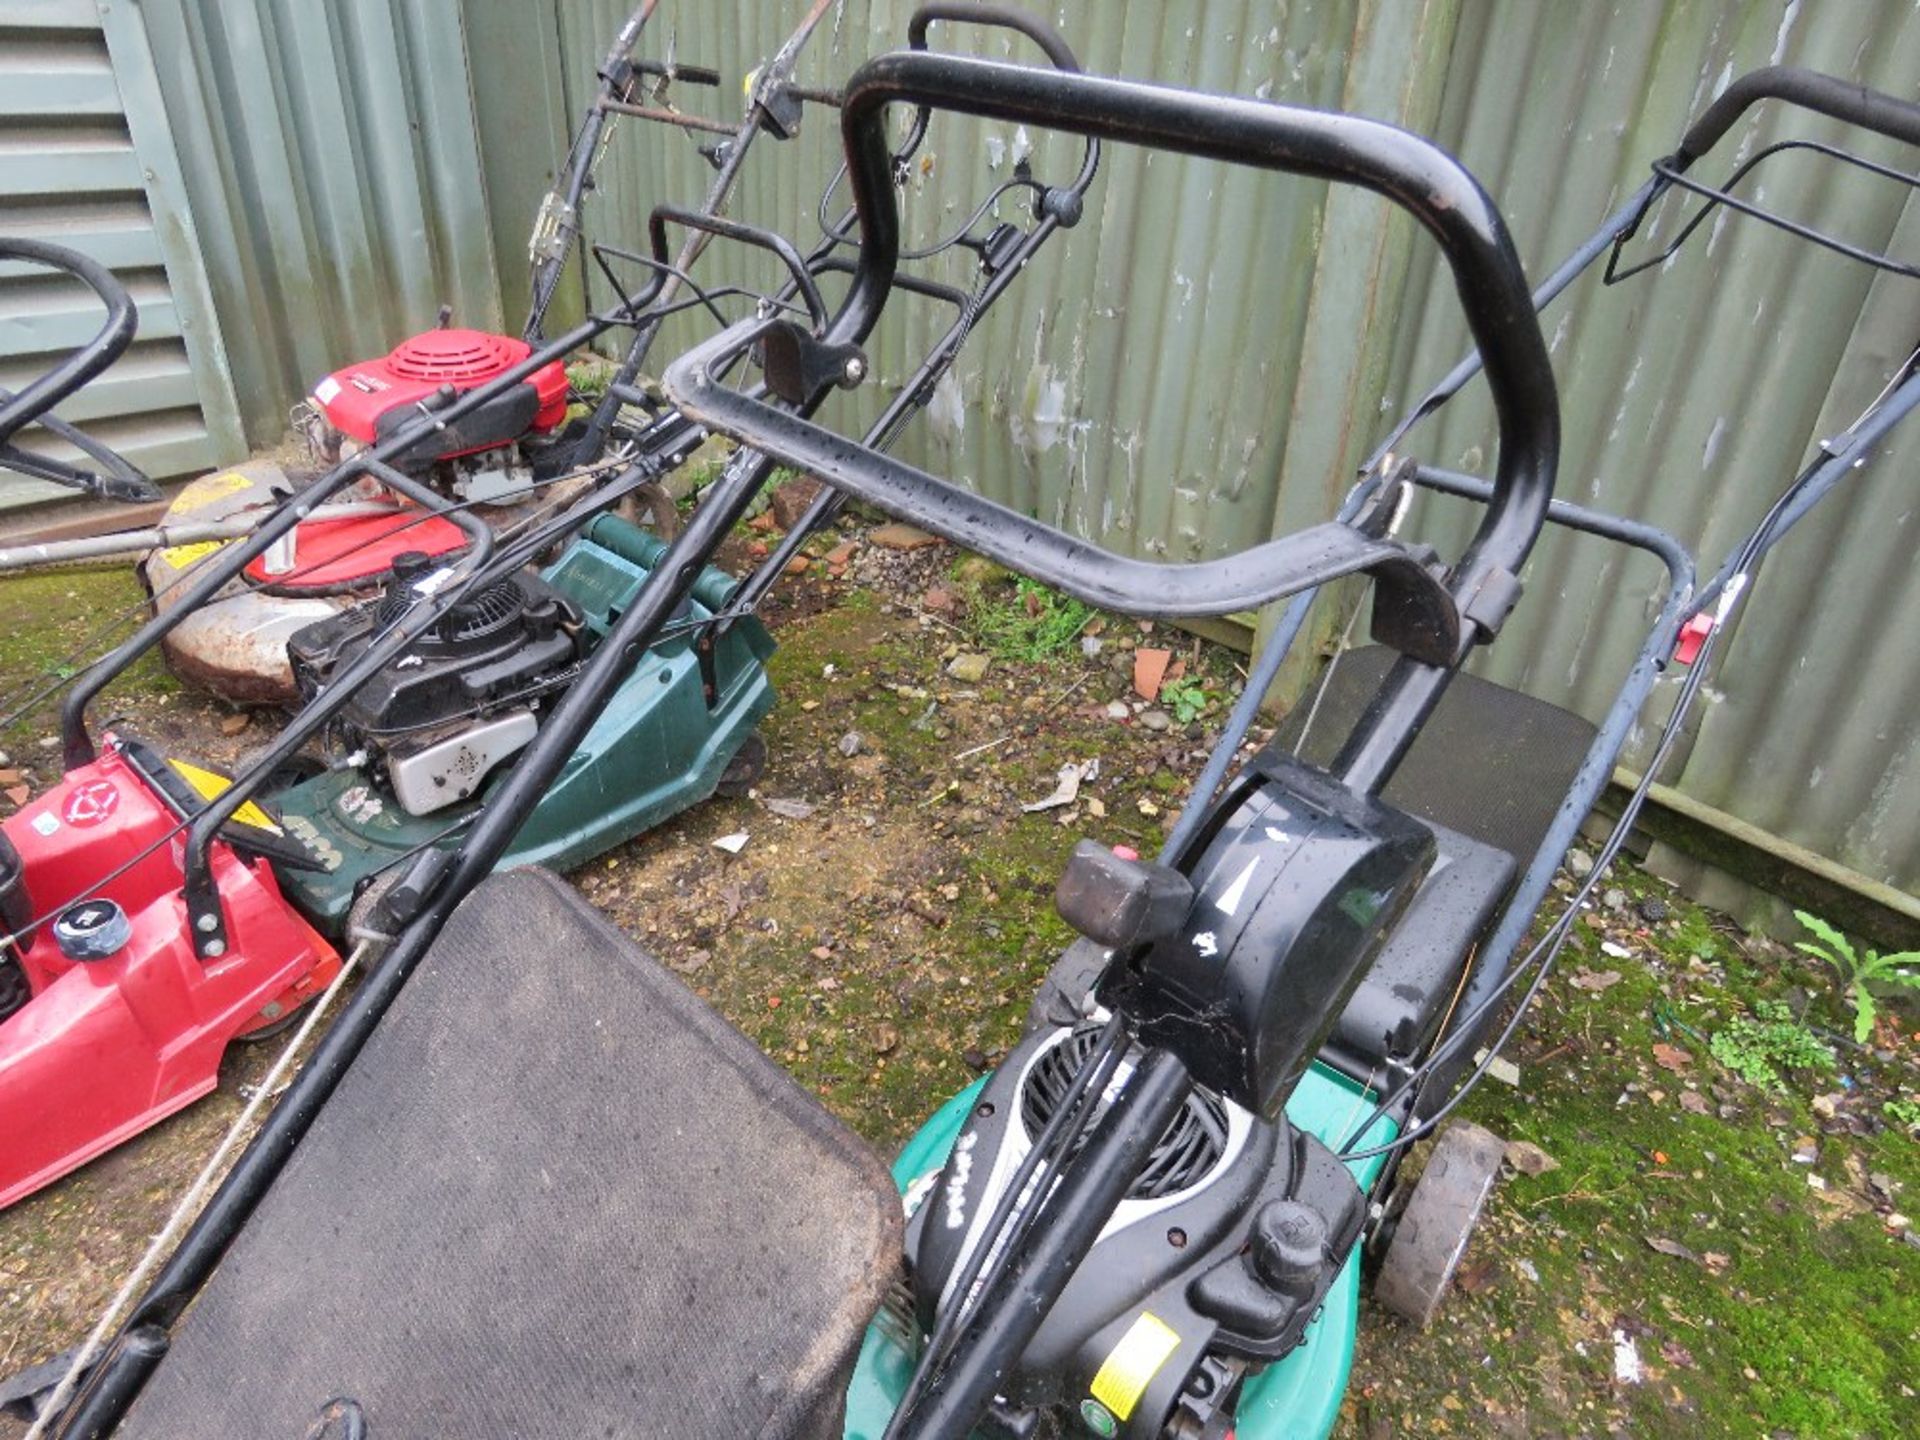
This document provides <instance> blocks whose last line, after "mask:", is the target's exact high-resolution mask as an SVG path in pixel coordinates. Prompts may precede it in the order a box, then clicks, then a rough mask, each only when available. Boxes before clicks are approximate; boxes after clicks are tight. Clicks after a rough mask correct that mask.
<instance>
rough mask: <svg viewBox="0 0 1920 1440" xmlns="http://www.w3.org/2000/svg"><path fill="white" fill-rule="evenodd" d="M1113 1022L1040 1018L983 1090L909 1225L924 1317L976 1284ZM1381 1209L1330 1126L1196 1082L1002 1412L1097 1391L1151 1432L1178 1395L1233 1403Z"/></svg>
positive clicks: (1029, 1410) (1198, 1402)
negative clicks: (1102, 1032) (1049, 1123)
mask: <svg viewBox="0 0 1920 1440" xmlns="http://www.w3.org/2000/svg"><path fill="white" fill-rule="evenodd" d="M1098 1029H1099V1027H1098V1026H1097V1025H1092V1024H1082V1025H1080V1026H1077V1027H1072V1028H1067V1027H1051V1028H1047V1029H1043V1030H1040V1031H1038V1032H1036V1033H1035V1034H1033V1035H1030V1036H1029V1037H1028V1038H1027V1039H1026V1040H1024V1041H1022V1042H1021V1044H1020V1045H1019V1046H1018V1047H1017V1048H1016V1049H1015V1050H1014V1051H1013V1053H1012V1054H1010V1055H1009V1056H1008V1057H1007V1060H1006V1062H1005V1063H1004V1064H1003V1065H1002V1066H1001V1067H1000V1069H999V1070H998V1071H996V1072H995V1074H994V1076H993V1078H992V1079H991V1080H989V1081H988V1083H987V1087H986V1089H985V1090H984V1091H982V1092H981V1094H980V1097H979V1100H978V1102H977V1103H976V1104H975V1105H974V1107H973V1112H972V1114H971V1116H970V1117H969V1118H968V1120H967V1122H966V1125H965V1127H964V1128H963V1129H962V1131H961V1132H960V1135H959V1136H958V1138H957V1139H956V1141H955V1143H954V1146H953V1149H952V1151H951V1152H950V1154H949V1157H948V1160H947V1163H946V1165H945V1167H944V1168H943V1169H942V1170H941V1171H940V1172H939V1175H938V1178H937V1179H935V1180H934V1182H933V1184H932V1186H931V1188H930V1189H929V1190H927V1191H925V1192H924V1193H923V1196H922V1198H921V1201H920V1203H919V1205H918V1207H917V1208H916V1209H915V1210H914V1212H913V1216H912V1219H911V1221H910V1223H909V1226H908V1231H907V1253H908V1255H909V1257H910V1258H911V1262H912V1293H913V1304H914V1311H915V1313H914V1315H913V1317H912V1323H913V1326H914V1327H915V1328H916V1329H917V1330H918V1331H919V1332H920V1333H925V1332H926V1330H927V1329H928V1328H930V1327H931V1325H932V1324H933V1322H934V1320H935V1318H936V1317H937V1315H938V1314H939V1313H940V1312H941V1311H943V1310H944V1309H946V1308H947V1307H948V1306H950V1305H952V1304H953V1303H954V1302H955V1300H956V1299H957V1298H958V1297H957V1294H956V1291H955V1283H954V1282H955V1277H956V1274H957V1272H958V1270H959V1268H960V1266H961V1264H962V1263H963V1262H964V1261H965V1259H966V1258H967V1257H968V1255H970V1254H971V1253H972V1251H973V1249H974V1248H975V1247H977V1246H978V1245H980V1244H981V1243H984V1240H985V1237H984V1234H983V1232H984V1229H985V1225H986V1222H987V1219H988V1217H989V1216H990V1215H991V1212H992V1211H993V1209H994V1207H995V1205H996V1204H997V1203H998V1201H999V1199H1000V1197H1001V1196H1002V1195H1003V1194H1004V1193H1005V1190H1006V1187H1007V1186H1008V1184H1010V1183H1011V1180H1012V1176H1013V1173H1014V1171H1015V1170H1016V1169H1017V1168H1018V1166H1019V1164H1020V1162H1021V1160H1022V1159H1023V1158H1024V1157H1025V1156H1026V1154H1027V1153H1028V1151H1029V1149H1030V1148H1031V1146H1032V1143H1033V1140H1034V1139H1035V1137H1036V1136H1037V1135H1038V1134H1039V1131H1040V1129H1041V1127H1042V1126H1043V1125H1044V1124H1045V1123H1046V1120H1047V1118H1048V1117H1049V1116H1050V1115H1051V1113H1052V1107H1053V1106H1054V1105H1055V1104H1056V1103H1057V1101H1058V1099H1059V1097H1060V1095H1061V1093H1062V1092H1063V1091H1064V1089H1065V1087H1066V1085H1067V1083H1068V1082H1069V1081H1070V1079H1071V1077H1072V1075H1073V1073H1074V1070H1075V1069H1076V1068H1077V1066H1078V1064H1079V1063H1080V1061H1081V1060H1083V1059H1084V1058H1085V1056H1086V1055H1087V1054H1088V1053H1090V1052H1091V1050H1092V1049H1093V1047H1094V1037H1095V1036H1096V1034H1097V1033H1098ZM1137 1055H1138V1052H1136V1054H1135V1057H1133V1058H1137ZM1131 1063H1132V1061H1131V1059H1130V1060H1129V1061H1126V1062H1123V1064H1122V1073H1126V1072H1127V1071H1128V1070H1130V1068H1131ZM1116 1078H1117V1077H1116ZM1109 1093H1111V1087H1110V1092H1109ZM909 1203H910V1204H911V1203H912V1201H911V1200H910V1201H909ZM1365 1213H1366V1206H1365V1200H1364V1197H1363V1196H1362V1194H1361V1191H1360V1189H1359V1186H1358V1185H1357V1184H1356V1183H1355V1180H1354V1178H1353V1176H1352V1174H1351V1173H1350V1172H1349V1171H1348V1170H1347V1168H1346V1166H1344V1165H1343V1164H1342V1163H1341V1162H1340V1161H1339V1160H1338V1159H1336V1158H1335V1157H1334V1155H1333V1154H1332V1152H1331V1151H1330V1150H1329V1149H1328V1148H1327V1147H1326V1146H1325V1145H1324V1144H1322V1143H1321V1142H1320V1141H1319V1140H1317V1139H1315V1138H1314V1137H1312V1136H1310V1135H1308V1134H1306V1133H1305V1132H1303V1131H1301V1130H1298V1129H1296V1128H1294V1127H1293V1126H1292V1125H1290V1124H1289V1123H1287V1122H1286V1121H1285V1120H1284V1119H1282V1120H1278V1121H1267V1120H1263V1119H1261V1118H1260V1117H1259V1116H1257V1115H1255V1114H1253V1113H1252V1112H1250V1111H1249V1110H1247V1109H1245V1108H1244V1107H1242V1106H1239V1105H1236V1104H1234V1103H1233V1102H1232V1101H1229V1100H1225V1099H1223V1098H1221V1097H1220V1096H1218V1095H1217V1094H1214V1093H1211V1092H1208V1091H1206V1090H1203V1089H1199V1088H1196V1089H1195V1090H1194V1091H1193V1092H1192V1093H1191V1095H1190V1096H1189V1097H1188V1100H1187V1103H1186V1105H1185V1107H1184V1108H1183V1110H1182V1112H1181V1114H1180V1115H1179V1116H1178V1118H1176V1120H1175V1121H1174V1123H1173V1124H1172V1126H1170V1127H1169V1129H1168V1131H1167V1133H1166V1134H1165V1135H1164V1136H1163V1137H1162V1139H1161V1142H1160V1144H1159V1145H1158V1146H1157V1147H1156V1148H1155V1150H1154V1152H1153V1154H1152V1156H1151V1158H1150V1159H1149V1160H1148V1162H1147V1165H1146V1167H1145V1168H1144V1169H1143V1171H1142V1173H1141V1175H1140V1177H1139V1178H1138V1179H1137V1180H1136V1181H1135V1183H1134V1185H1133V1187H1132V1189H1131V1190H1130V1192H1129V1193H1128V1196H1127V1198H1126V1199H1124V1200H1123V1201H1122V1202H1121V1204H1120V1206H1119V1208H1118V1210H1117V1211H1116V1212H1115V1214H1114V1216H1113V1218H1112V1219H1111V1220H1110V1221H1109V1222H1108V1223H1107V1225H1106V1227H1105V1228H1104V1229H1103V1230H1102V1231H1101V1234H1100V1238H1099V1239H1098V1240H1097V1241H1096V1242H1095V1244H1094V1247H1093V1250H1092V1251H1091V1253H1090V1254H1089V1255H1088V1257H1087V1259H1086V1260H1085V1261H1084V1262H1083V1263H1082V1264H1081V1265H1080V1266H1079V1267H1078V1268H1077V1269H1076V1271H1075V1272H1074V1275H1073V1277H1072V1279H1071V1280H1070V1281H1069V1282H1068V1285H1067V1288H1066V1290H1065V1292H1064V1293H1063V1294H1062V1295H1061V1297H1060V1299H1059V1301H1058V1302H1057V1303H1056V1304H1055V1305H1054V1307H1053V1309H1052V1310H1051V1311H1050V1312H1049V1313H1048V1315H1047V1318H1046V1320H1045V1321H1044V1323H1043V1324H1042V1325H1041V1327H1040V1330H1039V1333H1038V1334H1037V1335H1036V1336H1035V1337H1034V1340H1033V1342H1032V1344H1031V1345H1029V1346H1028V1348H1027V1350H1026V1353H1025V1354H1024V1355H1023V1356H1022V1357H1021V1359H1020V1361H1019V1363H1018V1365H1017V1366H1016V1367H1015V1369H1014V1372H1013V1373H1012V1374H1010V1375H1009V1376H1008V1377H1007V1379H1006V1384H1005V1388H1004V1389H1003V1390H1002V1391H1001V1394H1002V1397H1003V1399H1004V1402H1005V1404H1004V1405H1003V1406H1002V1407H1000V1408H999V1410H998V1420H997V1422H996V1423H998V1424H999V1426H1000V1427H1001V1428H1002V1429H1004V1430H1006V1431H1007V1432H1009V1433H1015V1434H1019V1433H1025V1431H1024V1428H1023V1427H1025V1426H1026V1425H1027V1424H1028V1423H1029V1422H1030V1421H1031V1420H1032V1418H1033V1416H1034V1412H1036V1411H1039V1410H1042V1409H1046V1408H1048V1407H1055V1406H1061V1405H1068V1406H1072V1405H1079V1404H1083V1403H1084V1402H1085V1400H1086V1399H1087V1398H1089V1397H1091V1398H1093V1399H1094V1400H1095V1401H1096V1403H1099V1402H1104V1403H1105V1406H1106V1408H1107V1410H1108V1412H1109V1415H1110V1417H1111V1419H1112V1420H1113V1421H1114V1422H1115V1423H1116V1424H1117V1426H1118V1431H1117V1433H1119V1434H1120V1435H1123V1436H1127V1437H1134V1440H1147V1437H1158V1436H1160V1435H1161V1434H1162V1433H1163V1430H1164V1428H1165V1426H1166V1424H1167V1422H1168V1420H1169V1419H1170V1417H1171V1416H1172V1415H1173V1414H1174V1412H1175V1410H1176V1409H1177V1408H1181V1407H1184V1408H1186V1409H1189V1410H1191V1411H1194V1412H1195V1413H1196V1415H1204V1414H1209V1413H1211V1412H1212V1411H1214V1410H1217V1409H1219V1408H1220V1407H1222V1406H1224V1405H1226V1404H1227V1403H1229V1401H1230V1399H1231V1396H1232V1393H1233V1390H1234V1388H1235V1387H1236V1386H1237V1384H1238V1383H1239V1381H1240V1379H1241V1378H1242V1377H1243V1376H1244V1375H1245V1374H1246V1373H1247V1370H1248V1368H1249V1367H1250V1366H1254V1365H1258V1364H1261V1363H1265V1362H1268V1361H1271V1360H1274V1359H1277V1358H1279V1357H1280V1356H1282V1355H1285V1354H1286V1353H1287V1352H1288V1351H1290V1350H1292V1349H1293V1348H1294V1347H1295V1346H1296V1345H1298V1344H1299V1343H1300V1340H1301V1337H1302V1335H1303V1334H1304V1333H1305V1330H1306V1327H1307V1325H1308V1323H1309V1322H1310V1321H1311V1320H1312V1318H1313V1316H1314V1315H1315V1313H1316V1312H1317V1311H1318V1310H1319V1307H1320V1304H1321V1302H1322V1300H1324V1298H1325V1296H1326V1293H1327V1290H1328V1288H1329V1287H1330V1286H1331V1285H1332V1283H1333V1281H1334V1279H1335V1278H1336V1277H1337V1276H1338V1274H1339V1273H1340V1269H1341V1267H1342V1266H1343V1265H1344V1264H1345V1263H1346V1259H1347V1256H1348V1254H1349V1253H1350V1252H1351V1250H1352V1248H1353V1245H1354V1244H1355V1242H1356V1241H1357V1240H1358V1238H1359V1235H1360V1229H1361V1226H1362V1223H1363V1221H1364V1219H1365ZM900 1318H902V1319H905V1318H906V1317H904V1316H903V1317H900ZM1143 1346H1144V1347H1145V1348H1146V1350H1147V1351H1149V1352H1150V1353H1152V1354H1153V1355H1154V1356H1155V1358H1154V1359H1153V1360H1152V1362H1151V1363H1146V1364H1136V1365H1134V1366H1132V1369H1131V1372H1130V1375H1129V1378H1128V1379H1126V1380H1125V1381H1124V1382H1121V1381H1116V1380H1115V1379H1114V1378H1113V1377H1114V1375H1115V1373H1116V1372H1115V1371H1114V1370H1108V1369H1107V1367H1108V1362H1109V1360H1110V1359H1111V1358H1112V1357H1114V1356H1115V1355H1116V1354H1118V1355H1123V1356H1125V1355H1128V1354H1129V1352H1133V1353H1134V1354H1135V1355H1136V1357H1137V1355H1138V1354H1139V1352H1140V1351H1141V1350H1142V1348H1143ZM1118 1368H1119V1369H1126V1368H1127V1367H1126V1366H1121V1367H1118ZM1103 1371H1105V1372H1106V1374H1107V1377H1108V1378H1107V1379H1105V1380H1102V1378H1101V1377H1102V1374H1103Z"/></svg>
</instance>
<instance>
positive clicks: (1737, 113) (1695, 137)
mask: <svg viewBox="0 0 1920 1440" xmlns="http://www.w3.org/2000/svg"><path fill="white" fill-rule="evenodd" d="M1762 100H1784V101H1786V102H1787V103H1788V104H1789V105H1798V106H1799V107H1800V108H1801V109H1803V110H1811V111H1813V112H1815V113H1816V114H1819V115H1825V116H1828V117H1830V118H1831V119H1834V120H1844V121H1846V122H1847V123H1848V124H1850V125H1859V126H1861V127H1863V128H1865V129H1868V130H1872V131H1874V132H1875V133H1877V134H1880V135H1885V136H1887V137H1888V138H1889V139H1893V140H1900V141H1904V142H1905V143H1906V144H1908V145H1920V105H1916V104H1914V103H1913V102H1911V101H1909V100H1898V99H1895V98H1894V97H1893V96H1891V95H1886V94H1882V93H1881V92H1880V91H1878V90H1869V89H1868V88H1867V87H1866V86H1864V85H1856V84H1854V83H1853V82H1852V81H1850V80H1841V79H1838V78H1837V77H1835V76H1832V75H1822V74H1821V73H1820V72H1819V71H1817V70H1805V69H1802V68H1800V67H1799V66H1797V65H1768V66H1765V67H1763V68H1762V69H1759V70H1750V71H1748V72H1747V73H1746V74H1745V75H1742V76H1741V77H1740V78H1739V79H1738V80H1735V81H1734V82H1733V83H1732V84H1731V85H1729V86H1727V88H1726V89H1724V90H1722V91H1721V92H1720V93H1719V94H1718V95H1716V96H1714V98H1713V103H1712V104H1711V105H1709V106H1707V108H1706V111H1705V112H1704V113H1703V114H1702V115H1701V116H1700V118H1699V119H1698V120H1696V121H1694V122H1693V124H1691V125H1689V126H1688V127H1687V133H1686V134H1685V135H1684V136H1682V137H1681V139H1680V148H1679V149H1678V150H1676V151H1675V152H1674V153H1673V157H1672V159H1671V161H1670V162H1669V163H1670V164H1671V165H1672V166H1673V167H1674V168H1675V169H1677V170H1684V169H1686V168H1687V166H1689V165H1691V164H1692V163H1693V162H1694V161H1696V160H1698V159H1699V158H1700V157H1701V156H1702V155H1704V154H1706V153H1707V151H1709V150H1711V149H1712V148H1713V147H1714V146H1715V145H1717V144H1719V142H1720V140H1721V139H1722V138H1723V137H1724V136H1725V135H1726V133H1727V132H1728V131H1729V130H1731V129H1732V128H1733V125H1734V122H1735V121H1736V120H1738V119H1739V118H1740V117H1741V116H1742V115H1744V114H1745V113H1746V112H1747V110H1748V109H1750V108H1751V107H1752V106H1754V105H1757V104H1759V103H1760V102H1761V101H1762Z"/></svg>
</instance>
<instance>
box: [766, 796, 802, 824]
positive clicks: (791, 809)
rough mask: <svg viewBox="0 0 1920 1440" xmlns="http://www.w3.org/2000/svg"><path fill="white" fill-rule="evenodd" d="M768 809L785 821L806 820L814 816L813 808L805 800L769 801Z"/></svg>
mask: <svg viewBox="0 0 1920 1440" xmlns="http://www.w3.org/2000/svg"><path fill="white" fill-rule="evenodd" d="M767 809H769V810H771V811H772V812H773V813H774V814H776V815H778V816H780V818H781V819H783V820H805V819H806V818H807V817H808V816H809V815H811V814H813V806H811V805H809V804H808V803H807V802H806V801H805V800H769V801H767Z"/></svg>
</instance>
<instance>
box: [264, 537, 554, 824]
mask: <svg viewBox="0 0 1920 1440" xmlns="http://www.w3.org/2000/svg"><path fill="white" fill-rule="evenodd" d="M430 569H431V562H429V561H428V560H427V559H426V557H425V556H423V555H403V556H400V557H398V558H397V559H396V560H395V562H394V578H393V580H392V581H391V582H390V583H389V584H388V586H387V589H386V592H385V593H384V594H383V595H382V596H381V597H380V598H379V599H378V600H376V601H373V602H372V603H370V604H366V605H362V606H360V607H358V608H357V609H353V610H347V611H343V612H341V613H340V614H338V615H334V616H332V617H330V618H329V619H326V620H321V621H318V622H316V623H314V624H312V625H309V626H307V627H306V628H305V629H303V630H300V631H298V632H297V633H296V634H295V635H294V636H293V638H292V639H291V640H289V641H288V642H287V654H288V657H289V658H290V659H291V661H292V663H293V673H294V679H295V681H296V682H297V683H298V685H299V687H300V693H301V695H302V696H303V697H305V698H306V699H308V700H312V699H313V698H314V697H315V696H316V695H318V694H319V692H320V691H321V689H322V688H323V687H325V686H326V685H327V684H328V683H329V682H330V681H331V680H332V679H333V677H334V676H335V675H337V674H339V672H340V671H341V670H342V669H343V668H344V667H345V666H346V665H348V664H350V663H351V662H352V661H353V660H354V659H355V658H356V657H357V656H359V655H360V654H362V653H363V652H364V651H365V650H366V648H367V647H368V646H369V645H370V644H371V643H372V642H373V640H374V638H375V637H376V636H377V635H379V634H381V633H384V632H385V631H386V629H387V628H388V627H389V626H391V625H392V624H393V623H394V622H396V621H397V620H399V619H400V617H401V616H403V615H404V614H405V613H406V612H407V609H408V608H409V607H410V606H411V605H412V604H413V603H414V601H415V598H416V595H417V593H418V591H417V588H416V587H418V586H419V585H420V584H421V582H422V581H423V580H425V578H426V573H427V572H428V571H429V570H430ZM580 624H581V614H580V610H579V607H578V606H577V605H575V604H574V603H573V601H571V600H569V599H568V598H567V597H566V596H564V595H563V594H561V593H560V592H559V591H558V590H556V589H554V588H553V586H551V585H549V584H548V583H547V582H546V581H544V580H542V579H540V578H539V577H538V576H537V575H534V574H532V573H531V572H523V573H521V574H518V575H513V576H510V577H508V578H507V579H504V580H499V581H496V582H495V583H494V584H492V585H489V586H487V587H486V588H485V589H483V590H481V591H479V592H478V593H477V594H475V595H472V596H470V597H469V598H468V599H466V600H464V601H462V602H460V603H459V604H457V605H454V606H453V607H452V608H451V609H449V610H448V611H447V613H446V614H445V615H444V616H442V617H441V618H440V619H439V620H438V621H437V622H436V623H435V624H434V626H433V627H432V629H430V630H429V631H428V632H427V633H426V634H425V635H423V636H422V637H421V638H420V639H419V640H418V641H417V642H415V644H414V645H413V646H412V647H411V648H410V649H409V650H408V651H407V653H406V654H405V655H403V656H401V657H400V658H399V659H398V660H396V661H394V662H393V663H392V664H390V665H388V666H387V667H386V668H384V669H383V670H381V671H380V672H379V673H377V674H376V675H374V676H373V677H372V678H371V679H370V680H368V681H367V682H366V684H364V685H362V686H361V687H360V688H359V689H358V690H357V691H356V692H355V693H354V694H353V696H352V697H351V698H350V699H348V701H347V702H346V704H345V705H344V706H343V707H342V708H341V710H340V713H339V716H338V720H337V722H336V723H338V724H339V725H340V726H341V727H343V728H344V729H345V731H346V732H347V733H348V735H349V736H350V737H351V738H352V739H353V740H354V741H356V742H358V743H360V744H364V745H366V746H367V747H369V748H370V749H372V750H374V751H376V752H378V753H380V754H382V755H384V756H385V757H386V760H387V766H388V777H389V781H390V783H391V786H392V788H393V790H394V792H395V794H396V795H397V796H398V798H399V799H400V801H401V804H402V806H403V808H405V809H406V810H407V812H408V813H409V814H414V815H421V814H427V813H429V812H431V811H433V810H437V809H440V808H442V807H444V806H446V805H449V804H452V803H454V802H455V801H457V800H463V799H465V798H466V797H467V796H468V795H470V794H472V793H473V792H474V791H475V790H476V789H477V788H478V787H479V784H480V782H481V781H482V780H484V779H485V778H486V776H487V774H488V773H489V772H490V771H491V770H492V769H493V768H494V766H496V765H498V764H499V763H500V762H501V761H502V760H504V759H505V758H506V757H507V756H508V755H509V754H511V753H512V752H513V751H515V750H518V749H520V748H521V747H522V746H524V745H525V744H526V743H527V742H528V741H530V740H531V739H532V738H533V735H534V732H535V730H536V728H537V726H536V725H535V723H534V721H533V715H532V712H533V710H534V709H537V708H538V705H539V699H540V696H541V695H543V694H544V693H545V691H546V690H548V689H552V688H555V687H557V686H558V685H560V684H562V683H564V682H565V681H566V679H567V678H569V676H570V674H571V671H572V669H573V666H574V664H575V662H576V661H577V659H578V657H579V648H578V640H577V632H578V630H579V627H580Z"/></svg>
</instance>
